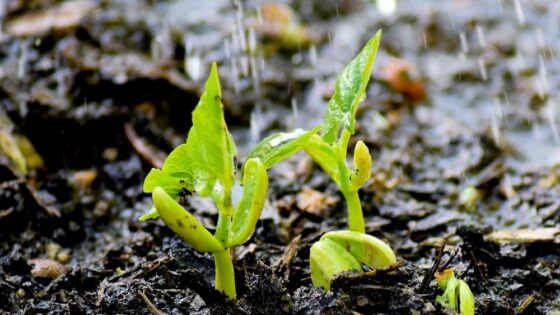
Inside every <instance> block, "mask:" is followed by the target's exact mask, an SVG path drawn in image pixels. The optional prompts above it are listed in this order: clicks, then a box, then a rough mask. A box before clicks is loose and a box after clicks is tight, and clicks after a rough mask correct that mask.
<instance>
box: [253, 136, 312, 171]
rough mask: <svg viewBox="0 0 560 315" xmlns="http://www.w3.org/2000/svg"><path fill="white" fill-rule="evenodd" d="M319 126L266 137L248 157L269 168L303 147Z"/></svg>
mask: <svg viewBox="0 0 560 315" xmlns="http://www.w3.org/2000/svg"><path fill="white" fill-rule="evenodd" d="M320 129H321V126H318V127H315V128H313V129H312V130H309V131H305V130H303V129H296V130H294V131H292V132H287V133H286V132H279V133H275V134H273V135H270V136H268V137H266V138H265V139H264V140H262V141H261V142H260V143H259V144H257V145H256V146H255V147H254V148H253V150H251V152H250V153H249V158H259V159H260V160H261V161H262V163H263V165H264V167H265V168H267V169H268V168H271V167H272V166H274V165H275V164H276V163H278V162H280V161H282V160H284V159H286V158H287V157H289V156H290V155H292V154H294V153H296V152H297V151H299V150H301V149H302V148H304V147H305V145H306V143H307V140H309V138H311V136H313V135H314V134H315V133H316V132H317V131H319V130H320Z"/></svg>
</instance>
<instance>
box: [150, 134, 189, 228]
mask: <svg viewBox="0 0 560 315" xmlns="http://www.w3.org/2000/svg"><path fill="white" fill-rule="evenodd" d="M157 186H160V187H161V188H163V190H165V192H167V193H168V194H169V195H170V196H171V198H173V199H177V197H179V194H180V193H181V192H184V191H192V190H193V177H192V172H191V169H190V164H189V156H188V152H187V145H186V144H181V145H180V146H178V147H177V148H175V150H173V151H172V152H171V153H170V154H169V156H168V157H167V158H166V159H165V162H164V163H163V167H162V169H161V170H159V169H157V168H152V170H151V171H150V173H148V176H146V179H145V180H144V192H145V193H151V192H153V190H154V188H156V187H157ZM157 217H158V213H157V211H155V210H154V209H153V208H152V209H151V210H150V211H149V212H148V213H146V214H144V215H142V216H141V217H140V219H139V220H140V221H146V220H149V219H156V218H157Z"/></svg>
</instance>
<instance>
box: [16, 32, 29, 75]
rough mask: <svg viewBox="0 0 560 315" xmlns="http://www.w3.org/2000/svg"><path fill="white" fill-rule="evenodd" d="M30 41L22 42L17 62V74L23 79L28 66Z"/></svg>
mask: <svg viewBox="0 0 560 315" xmlns="http://www.w3.org/2000/svg"><path fill="white" fill-rule="evenodd" d="M28 46H29V42H28V41H24V42H22V43H21V45H20V47H19V58H18V63H17V76H18V78H19V79H23V77H24V76H25V72H26V68H27V52H28V49H29V47H28Z"/></svg>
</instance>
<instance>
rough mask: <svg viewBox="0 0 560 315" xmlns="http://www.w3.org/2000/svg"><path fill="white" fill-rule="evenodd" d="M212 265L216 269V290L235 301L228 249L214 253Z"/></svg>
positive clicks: (233, 276)
mask: <svg viewBox="0 0 560 315" xmlns="http://www.w3.org/2000/svg"><path fill="white" fill-rule="evenodd" d="M214 265H215V269H216V284H215V285H214V287H215V288H216V290H218V291H220V292H223V293H225V295H226V296H227V297H228V298H230V299H232V300H235V298H236V293H235V275H234V273H233V263H232V261H231V254H230V249H229V248H228V249H226V250H224V251H220V252H215V253H214Z"/></svg>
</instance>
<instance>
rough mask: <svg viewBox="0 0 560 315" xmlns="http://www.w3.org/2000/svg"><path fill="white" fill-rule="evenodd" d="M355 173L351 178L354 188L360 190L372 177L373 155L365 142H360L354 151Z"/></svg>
mask: <svg viewBox="0 0 560 315" xmlns="http://www.w3.org/2000/svg"><path fill="white" fill-rule="evenodd" d="M354 168H355V169H354V173H353V174H352V176H351V178H350V183H351V184H352V188H354V189H356V190H357V189H360V188H362V186H363V185H364V184H365V183H366V182H367V180H368V179H369V178H370V177H371V155H370V154H369V149H368V148H367V146H366V145H365V144H364V142H363V141H361V140H360V141H358V143H356V147H355V149H354Z"/></svg>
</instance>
